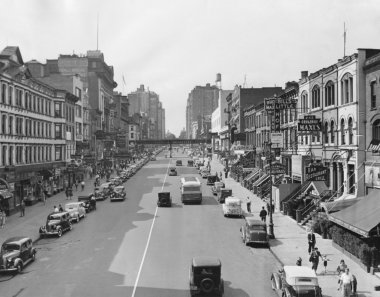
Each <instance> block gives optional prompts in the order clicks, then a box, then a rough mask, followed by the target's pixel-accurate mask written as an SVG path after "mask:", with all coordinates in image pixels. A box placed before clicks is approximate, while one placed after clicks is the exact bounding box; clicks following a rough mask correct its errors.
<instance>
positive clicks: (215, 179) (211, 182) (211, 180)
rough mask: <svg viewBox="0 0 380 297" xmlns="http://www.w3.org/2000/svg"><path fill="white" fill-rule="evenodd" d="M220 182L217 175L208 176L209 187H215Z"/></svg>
mask: <svg viewBox="0 0 380 297" xmlns="http://www.w3.org/2000/svg"><path fill="white" fill-rule="evenodd" d="M218 181H219V176H217V175H216V174H215V175H208V176H207V185H208V186H213V185H214V184H215V183H216V182H218Z"/></svg>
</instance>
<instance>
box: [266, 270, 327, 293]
mask: <svg viewBox="0 0 380 297" xmlns="http://www.w3.org/2000/svg"><path fill="white" fill-rule="evenodd" d="M271 282H272V289H273V290H278V291H280V292H281V293H280V294H281V296H286V297H298V296H307V297H309V296H310V297H322V289H321V287H320V286H319V283H318V278H317V275H316V274H315V271H314V270H312V269H311V268H310V267H306V266H284V267H283V269H281V270H280V271H278V272H274V273H273V274H272V276H271Z"/></svg>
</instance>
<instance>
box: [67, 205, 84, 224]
mask: <svg viewBox="0 0 380 297" xmlns="http://www.w3.org/2000/svg"><path fill="white" fill-rule="evenodd" d="M65 211H67V212H68V213H69V214H70V220H71V221H76V222H77V223H78V222H79V220H80V219H84V218H85V217H86V209H85V207H84V203H83V202H70V203H66V204H65Z"/></svg>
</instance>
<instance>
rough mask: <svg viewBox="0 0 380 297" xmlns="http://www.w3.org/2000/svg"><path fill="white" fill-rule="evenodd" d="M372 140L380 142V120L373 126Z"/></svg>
mask: <svg viewBox="0 0 380 297" xmlns="http://www.w3.org/2000/svg"><path fill="white" fill-rule="evenodd" d="M372 139H373V140H379V141H380V119H378V120H376V121H375V122H374V123H373V124H372Z"/></svg>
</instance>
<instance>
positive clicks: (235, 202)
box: [223, 196, 243, 217]
mask: <svg viewBox="0 0 380 297" xmlns="http://www.w3.org/2000/svg"><path fill="white" fill-rule="evenodd" d="M223 214H224V216H225V217H232V216H237V217H242V216H243V210H242V208H241V200H240V199H239V198H237V197H233V196H229V197H227V198H226V199H225V201H224V204H223Z"/></svg>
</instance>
